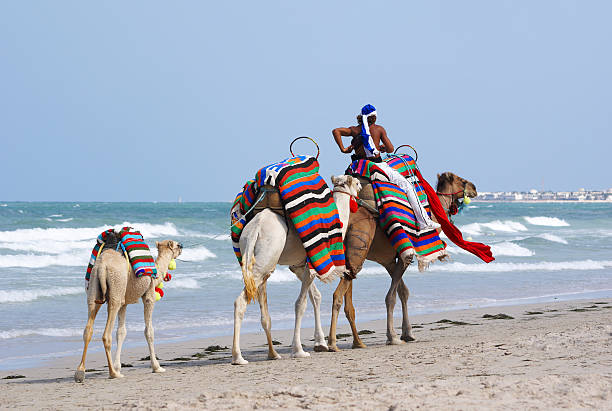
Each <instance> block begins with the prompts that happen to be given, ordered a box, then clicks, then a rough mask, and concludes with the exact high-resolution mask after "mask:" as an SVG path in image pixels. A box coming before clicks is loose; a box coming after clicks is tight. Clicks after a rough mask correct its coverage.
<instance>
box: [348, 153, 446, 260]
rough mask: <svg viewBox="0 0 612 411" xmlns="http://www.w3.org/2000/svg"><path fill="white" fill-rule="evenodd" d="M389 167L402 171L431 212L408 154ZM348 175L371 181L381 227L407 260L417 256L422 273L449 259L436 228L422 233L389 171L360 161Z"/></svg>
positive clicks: (371, 162)
mask: <svg viewBox="0 0 612 411" xmlns="http://www.w3.org/2000/svg"><path fill="white" fill-rule="evenodd" d="M386 162H387V164H388V165H389V166H391V167H392V168H394V169H395V170H397V171H399V172H400V173H401V174H402V175H403V176H404V177H406V178H407V179H408V180H409V181H410V182H411V183H412V184H413V185H414V187H415V189H416V192H417V196H418V198H419V201H421V202H422V203H423V205H424V206H425V209H426V210H427V212H430V210H429V203H428V202H427V194H426V193H425V190H424V189H423V187H422V185H421V184H420V182H419V180H418V178H417V177H416V175H415V173H414V172H413V170H414V169H415V168H416V164H415V162H414V160H413V159H412V157H410V156H408V155H398V156H392V157H391V158H389V159H387V160H386ZM347 172H349V173H351V174H353V175H355V176H360V177H363V178H366V179H368V180H369V181H370V182H371V183H372V189H373V191H374V198H375V201H376V206H377V208H378V211H379V214H380V215H379V225H380V226H381V228H382V229H383V230H384V231H385V233H386V234H387V237H388V238H389V241H390V242H391V244H392V245H393V247H394V248H395V250H396V251H397V253H398V254H399V256H400V258H402V260H404V261H411V260H412V258H413V257H414V256H415V255H416V259H417V261H418V263H419V270H420V271H423V270H425V269H426V268H427V267H428V265H429V263H431V262H433V261H435V260H442V259H444V258H446V256H447V252H446V244H445V243H444V241H442V240H441V239H440V237H439V236H438V233H437V231H436V230H435V229H429V230H427V229H426V230H419V226H418V223H417V221H416V217H415V215H414V211H413V210H412V207H411V206H410V203H409V202H408V198H407V197H406V194H405V193H404V192H403V190H402V189H401V188H399V187H398V186H397V185H395V184H394V183H392V182H391V181H390V179H389V177H388V176H387V174H385V172H384V171H383V170H382V169H381V168H380V167H378V166H377V164H376V163H375V162H373V161H368V160H357V161H354V162H353V163H352V164H351V165H350V166H349V168H348V170H347Z"/></svg>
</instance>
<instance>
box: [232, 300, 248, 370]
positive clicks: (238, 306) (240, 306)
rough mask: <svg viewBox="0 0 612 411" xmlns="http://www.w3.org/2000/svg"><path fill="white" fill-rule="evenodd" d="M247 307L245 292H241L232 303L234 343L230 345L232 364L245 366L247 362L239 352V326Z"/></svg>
mask: <svg viewBox="0 0 612 411" xmlns="http://www.w3.org/2000/svg"><path fill="white" fill-rule="evenodd" d="M246 307H247V298H246V292H245V291H244V290H242V292H241V293H240V295H239V296H238V298H236V301H234V342H233V344H232V364H234V365H245V364H248V363H249V362H248V361H247V360H245V359H244V358H242V353H241V352H240V326H241V325H242V319H243V318H244V313H245V311H246Z"/></svg>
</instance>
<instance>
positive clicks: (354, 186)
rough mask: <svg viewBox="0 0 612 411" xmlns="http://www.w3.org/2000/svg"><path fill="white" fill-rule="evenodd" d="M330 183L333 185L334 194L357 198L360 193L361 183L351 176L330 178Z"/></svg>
mask: <svg viewBox="0 0 612 411" xmlns="http://www.w3.org/2000/svg"><path fill="white" fill-rule="evenodd" d="M331 181H332V184H333V185H334V189H333V190H334V192H341V193H346V194H349V195H351V196H353V197H357V195H358V194H359V192H360V191H361V183H360V182H359V180H358V179H357V178H355V177H353V176H348V175H341V176H332V177H331Z"/></svg>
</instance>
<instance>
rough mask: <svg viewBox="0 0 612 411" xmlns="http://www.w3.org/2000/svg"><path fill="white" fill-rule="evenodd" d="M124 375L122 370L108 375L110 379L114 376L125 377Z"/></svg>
mask: <svg viewBox="0 0 612 411" xmlns="http://www.w3.org/2000/svg"><path fill="white" fill-rule="evenodd" d="M123 377H124V375H123V374H121V373H120V372H118V373H115V374H111V375H109V376H108V378H110V379H114V378H123Z"/></svg>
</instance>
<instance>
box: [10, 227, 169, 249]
mask: <svg viewBox="0 0 612 411" xmlns="http://www.w3.org/2000/svg"><path fill="white" fill-rule="evenodd" d="M124 226H129V227H134V228H135V229H137V230H139V231H140V232H141V233H142V235H143V236H144V238H145V240H146V239H147V238H149V237H151V238H160V237H161V236H178V235H180V234H179V232H178V230H177V229H176V226H175V225H174V224H172V223H170V222H166V223H164V224H150V223H130V222H127V221H126V222H123V223H121V224H116V225H110V224H109V225H105V226H100V227H82V228H22V229H19V230H13V231H0V242H6V243H16V242H26V241H79V240H91V241H92V247H93V242H94V241H95V239H96V238H97V237H98V235H100V233H101V232H102V231H104V230H108V229H109V228H111V227H112V228H115V229H120V228H121V227H124Z"/></svg>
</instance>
